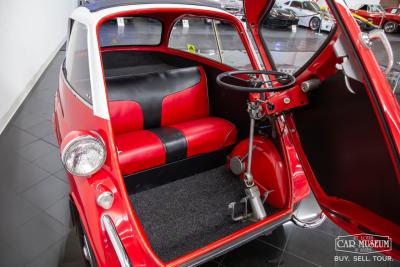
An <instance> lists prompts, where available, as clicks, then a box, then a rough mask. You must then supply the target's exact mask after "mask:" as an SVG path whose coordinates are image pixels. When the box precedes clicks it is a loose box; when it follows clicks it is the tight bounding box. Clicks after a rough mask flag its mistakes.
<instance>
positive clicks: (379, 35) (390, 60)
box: [361, 29, 394, 74]
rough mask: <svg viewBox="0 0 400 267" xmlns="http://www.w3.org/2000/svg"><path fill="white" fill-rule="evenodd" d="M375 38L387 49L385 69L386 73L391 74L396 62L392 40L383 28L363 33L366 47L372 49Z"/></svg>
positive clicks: (362, 37)
mask: <svg viewBox="0 0 400 267" xmlns="http://www.w3.org/2000/svg"><path fill="white" fill-rule="evenodd" d="M373 40H380V41H381V42H382V44H383V47H384V48H385V50H386V55H387V67H386V70H385V74H389V73H390V71H391V70H392V68H393V64H394V57H393V50H392V46H391V45H390V42H389V40H388V38H387V36H386V34H385V32H384V31H383V30H382V29H375V30H372V31H370V32H369V33H361V41H362V43H363V44H364V46H365V47H366V48H369V49H371V47H372V41H373Z"/></svg>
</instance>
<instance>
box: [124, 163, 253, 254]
mask: <svg viewBox="0 0 400 267" xmlns="http://www.w3.org/2000/svg"><path fill="white" fill-rule="evenodd" d="M243 196H244V189H243V185H242V182H241V181H240V180H239V179H238V178H237V177H236V176H234V175H232V174H231V173H230V172H229V171H227V170H226V169H225V167H220V168H217V169H213V170H210V171H207V172H203V173H200V174H196V175H193V176H190V177H188V178H185V179H182V180H178V181H175V182H172V183H169V184H166V185H163V186H160V187H157V188H153V189H150V190H148V191H144V192H140V193H137V194H134V195H131V196H130V199H131V202H132V205H133V207H134V209H135V211H136V213H137V215H138V217H139V219H140V221H141V223H142V225H143V227H144V230H145V232H146V234H147V236H148V238H149V241H150V243H151V245H152V247H153V249H154V251H155V252H156V254H157V255H158V256H159V257H160V258H161V259H162V260H163V261H171V260H173V259H175V258H177V257H179V256H182V255H184V254H186V253H188V252H191V251H194V250H196V249H198V248H200V247H203V246H205V245H207V244H209V243H211V242H214V241H216V240H218V239H220V238H222V237H224V236H226V235H229V234H231V233H233V232H235V231H237V230H239V229H241V228H243V227H246V226H248V225H250V224H251V222H236V223H235V222H233V221H232V220H231V218H230V213H229V209H228V204H229V203H230V202H232V201H239V200H240V199H241V198H242V197H243Z"/></svg>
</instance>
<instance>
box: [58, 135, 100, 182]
mask: <svg viewBox="0 0 400 267" xmlns="http://www.w3.org/2000/svg"><path fill="white" fill-rule="evenodd" d="M96 135H98V134H97V133H96ZM98 137H99V138H96V137H94V136H92V135H80V136H78V137H75V138H74V139H72V140H71V141H69V142H68V143H67V144H66V145H65V147H64V149H63V151H61V162H62V164H63V166H64V168H65V169H66V170H67V171H68V172H69V173H71V174H72V175H74V176H78V177H90V176H91V175H92V174H94V173H96V172H98V171H99V170H100V169H101V168H102V167H103V166H104V163H105V162H106V160H107V149H106V146H105V144H104V141H103V138H101V136H100V135H98ZM85 139H88V140H89V139H90V140H95V141H98V142H99V143H100V145H101V146H102V147H103V150H104V158H103V160H102V161H103V163H102V164H100V165H99V167H97V168H96V169H94V170H93V171H92V172H90V173H88V174H87V175H77V174H76V173H73V172H72V171H70V170H69V169H68V168H67V166H66V165H65V154H66V152H67V151H68V149H69V148H70V147H71V146H72V145H73V144H74V143H75V142H77V141H81V140H85Z"/></svg>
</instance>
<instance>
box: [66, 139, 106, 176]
mask: <svg viewBox="0 0 400 267" xmlns="http://www.w3.org/2000/svg"><path fill="white" fill-rule="evenodd" d="M106 154H107V153H106V149H105V146H104V143H103V142H102V141H101V140H99V139H98V138H95V137H94V136H91V135H84V136H78V137H76V138H74V139H72V140H71V141H70V142H69V143H68V144H66V146H65V147H64V149H63V151H62V155H61V159H62V162H63V164H64V166H65V168H66V169H67V171H69V172H70V173H71V174H72V175H75V176H90V175H92V174H94V173H96V172H97V171H98V170H99V169H100V168H101V167H102V166H103V164H104V162H105V161H106Z"/></svg>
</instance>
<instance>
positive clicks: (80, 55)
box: [65, 22, 92, 104]
mask: <svg viewBox="0 0 400 267" xmlns="http://www.w3.org/2000/svg"><path fill="white" fill-rule="evenodd" d="M65 71H66V79H67V81H68V82H69V84H70V85H71V87H72V89H73V90H74V91H75V92H76V93H77V94H78V95H79V96H80V97H82V98H83V99H85V100H86V101H87V102H89V103H90V104H91V103H92V93H91V90H90V75H89V58H88V44H87V29H86V26H85V25H83V24H81V23H79V22H74V23H73V25H72V28H71V35H70V38H69V41H68V47H67V53H66V58H65Z"/></svg>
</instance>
